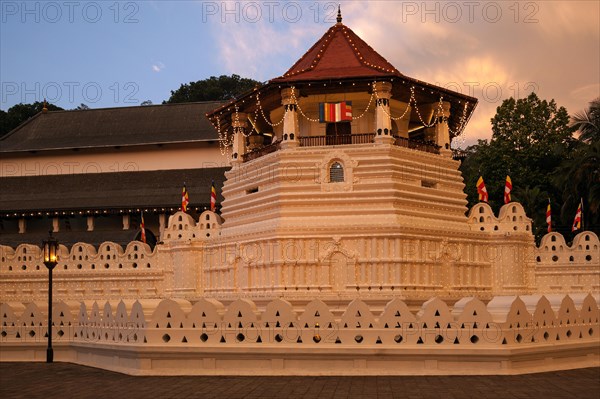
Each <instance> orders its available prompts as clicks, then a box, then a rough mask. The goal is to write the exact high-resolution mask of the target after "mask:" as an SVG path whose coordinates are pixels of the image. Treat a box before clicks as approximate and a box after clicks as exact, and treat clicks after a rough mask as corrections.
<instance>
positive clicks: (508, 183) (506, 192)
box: [504, 175, 512, 204]
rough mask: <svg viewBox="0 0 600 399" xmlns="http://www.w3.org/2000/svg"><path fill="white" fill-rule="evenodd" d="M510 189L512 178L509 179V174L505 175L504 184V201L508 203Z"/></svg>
mask: <svg viewBox="0 0 600 399" xmlns="http://www.w3.org/2000/svg"><path fill="white" fill-rule="evenodd" d="M511 191H512V180H510V176H509V175H506V183H505V184H504V203H505V204H508V203H509V202H510V201H511V199H510V192H511Z"/></svg>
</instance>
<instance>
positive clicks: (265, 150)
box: [242, 141, 281, 162]
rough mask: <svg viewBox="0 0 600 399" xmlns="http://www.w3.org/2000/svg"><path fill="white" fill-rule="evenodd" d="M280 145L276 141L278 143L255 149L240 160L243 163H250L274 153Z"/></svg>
mask: <svg viewBox="0 0 600 399" xmlns="http://www.w3.org/2000/svg"><path fill="white" fill-rule="evenodd" d="M280 143H281V142H279V141H278V142H275V143H272V144H269V145H266V146H264V147H261V148H257V149H255V150H253V151H250V152H247V153H245V154H244V155H243V156H242V160H243V161H244V162H248V161H252V160H253V159H256V158H260V157H262V156H264V155H267V154H270V153H272V152H275V151H277V150H279V148H280Z"/></svg>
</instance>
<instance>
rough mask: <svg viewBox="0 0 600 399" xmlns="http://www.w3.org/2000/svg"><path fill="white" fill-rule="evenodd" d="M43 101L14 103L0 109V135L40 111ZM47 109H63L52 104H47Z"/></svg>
mask: <svg viewBox="0 0 600 399" xmlns="http://www.w3.org/2000/svg"><path fill="white" fill-rule="evenodd" d="M43 108H44V103H43V102H39V101H36V102H34V103H33V104H16V105H13V106H12V107H10V108H9V109H8V111H2V110H0V137H2V136H4V135H5V134H7V133H8V132H10V131H11V130H13V129H14V128H16V127H17V126H19V125H20V124H21V123H23V122H25V121H26V120H27V119H29V118H31V117H32V116H34V115H36V114H37V113H39V112H42V109H43ZM47 108H48V110H49V111H62V110H63V109H62V108H60V107H57V106H55V105H52V104H47Z"/></svg>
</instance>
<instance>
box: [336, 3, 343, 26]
mask: <svg viewBox="0 0 600 399" xmlns="http://www.w3.org/2000/svg"><path fill="white" fill-rule="evenodd" d="M337 23H338V24H341V23H342V10H341V4H339V3H338V15H337Z"/></svg>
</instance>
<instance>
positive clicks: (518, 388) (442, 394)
mask: <svg viewBox="0 0 600 399" xmlns="http://www.w3.org/2000/svg"><path fill="white" fill-rule="evenodd" d="M55 397H61V398H111V399H120V398H124V399H134V398H145V399H158V398H219V399H226V398H284V399H288V398H290V399H291V398H402V399H412V398H419V399H421V398H443V399H453V398H456V399H463V398H478V399H484V398H485V399H487V398H503V399H512V398H543V399H546V398H569V399H584V398H593V399H598V398H600V368H588V369H580V370H570V371H557V372H553V373H542V374H528V375H520V376H468V377H131V376H127V375H124V374H118V373H113V372H110V371H104V370H100V369H95V368H90V367H84V366H78V365H74V364H68V363H54V364H46V363H0V398H2V399H9V398H28V399H30V398H55Z"/></svg>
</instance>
